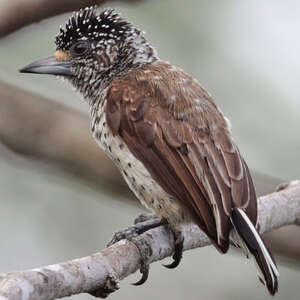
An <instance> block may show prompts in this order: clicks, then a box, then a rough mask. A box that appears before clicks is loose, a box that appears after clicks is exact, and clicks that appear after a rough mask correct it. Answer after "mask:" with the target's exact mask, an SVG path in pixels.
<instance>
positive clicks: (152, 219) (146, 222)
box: [107, 215, 168, 285]
mask: <svg viewBox="0 0 300 300" xmlns="http://www.w3.org/2000/svg"><path fill="white" fill-rule="evenodd" d="M166 224H168V222H167V221H166V220H165V219H160V218H159V217H157V216H156V215H139V216H138V217H137V218H136V219H135V221H134V225H132V226H130V227H127V228H126V229H124V230H120V231H117V232H115V234H114V236H113V238H112V240H111V241H110V242H109V243H108V245H107V246H108V247H109V246H111V245H113V244H115V243H117V242H119V241H120V240H123V239H127V240H129V241H131V242H132V243H134V244H135V245H136V247H137V248H138V250H139V252H140V254H141V267H140V272H141V273H142V278H141V279H140V280H139V281H138V282H136V283H134V284H133V285H141V284H143V283H144V282H146V280H147V278H148V275H149V263H148V257H149V253H151V248H150V246H149V244H148V243H147V241H146V240H145V239H143V238H142V237H140V235H141V234H142V233H144V232H146V231H148V230H150V229H153V228H156V227H159V226H162V225H166Z"/></svg>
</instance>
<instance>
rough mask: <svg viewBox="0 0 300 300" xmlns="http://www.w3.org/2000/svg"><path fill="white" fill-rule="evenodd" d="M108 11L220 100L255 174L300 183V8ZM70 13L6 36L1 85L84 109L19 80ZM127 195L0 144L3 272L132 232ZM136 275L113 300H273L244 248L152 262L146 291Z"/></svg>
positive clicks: (268, 4)
mask: <svg viewBox="0 0 300 300" xmlns="http://www.w3.org/2000/svg"><path fill="white" fill-rule="evenodd" d="M111 6H115V7H117V9H118V10H119V11H121V12H122V14H123V15H124V16H126V17H128V19H129V20H131V21H132V22H133V23H135V24H136V25H138V26H139V27H141V28H143V29H144V30H145V31H146V32H147V35H148V37H149V39H150V40H151V41H152V43H153V45H155V46H156V48H157V50H158V53H159V56H160V58H162V59H164V60H167V61H170V62H171V63H173V64H175V65H177V66H180V67H181V68H182V69H184V70H185V71H187V72H188V73H190V74H192V75H193V76H195V77H196V78H197V79H198V80H199V81H200V82H201V83H202V85H203V86H204V87H205V88H206V89H207V90H208V91H209V92H210V93H211V94H212V95H213V96H214V98H215V100H216V102H217V103H218V104H219V106H220V107H221V108H222V110H223V111H224V113H225V115H226V116H227V117H228V118H229V119H230V120H231V121H232V125H233V134H234V137H235V140H236V142H237V144H238V145H239V147H240V150H241V152H242V153H243V155H244V157H245V159H246V161H247V162H248V165H249V166H250V168H251V169H255V170H258V171H261V172H263V173H265V174H269V175H272V176H275V177H279V178H283V179H285V180H289V179H296V178H298V177H299V166H298V156H299V152H300V151H299V150H300V140H299V133H298V131H299V128H300V118H299V117H300V112H299V107H300V106H299V95H300V87H299V82H298V81H299V77H300V68H299V65H300V60H299V53H300V51H299V50H300V49H299V48H300V42H299V38H298V35H299V28H300V18H299V15H300V2H299V1H296V0H294V1H292V0H287V1H278V0H273V1H271V0H267V1H263V2H262V1H258V0H252V1H250V0H245V1H199V0H187V1H182V0H164V1H158V0H153V1H145V2H144V3H143V4H141V5H124V4H121V3H120V4H114V5H111ZM68 15H69V14H68ZM68 15H64V16H59V17H55V18H51V19H49V20H46V21H42V22H40V23H39V24H35V25H31V26H29V27H27V28H25V29H22V30H21V31H19V32H17V33H15V34H13V35H11V36H8V37H6V38H4V39H2V40H1V41H0V57H1V58H0V79H1V80H3V81H7V82H10V83H13V84H15V85H17V86H20V87H23V88H25V89H27V90H32V91H34V92H37V93H39V94H41V95H46V96H48V97H50V98H53V99H56V100H59V101H62V102H63V103H64V104H66V105H69V106H72V107H75V108H76V109H79V110H82V111H87V105H86V104H85V103H84V102H83V101H82V100H81V99H80V97H79V96H78V95H77V94H76V93H74V91H72V89H70V87H69V86H66V85H65V84H63V83H62V82H61V81H58V80H57V79H55V78H53V77H50V76H49V77H47V76H34V75H33V76H31V75H22V74H18V72H17V70H18V68H20V67H21V66H23V65H25V64H27V63H29V62H31V61H33V60H35V59H37V58H40V57H45V56H49V55H51V54H52V53H53V51H54V49H55V46H54V38H55V35H56V33H57V31H58V27H59V25H60V24H64V22H65V19H66V18H67V16H68ZM0 109H1V108H0ZM24 126H26V124H24ZM74 126H76V124H74ZM124 197H125V196H124ZM124 197H121V196H118V197H116V195H115V194H109V193H108V192H107V191H105V192H103V191H101V190H100V189H99V188H97V187H95V186H93V185H89V184H88V183H87V182H86V181H81V180H80V179H78V178H74V177H73V176H71V175H69V174H67V173H64V172H61V171H58V170H56V169H54V168H51V166H47V165H45V164H40V163H37V162H35V161H33V160H30V159H25V158H22V157H20V156H18V155H16V154H14V153H12V152H10V151H9V150H8V149H6V148H5V147H4V146H1V145H0V207H1V209H0V234H1V237H2V243H1V250H0V272H1V273H2V272H8V271H13V270H21V269H25V268H32V267H37V266H41V265H46V264H51V263H56V262H59V261H64V260H67V259H72V258H75V257H80V256H85V255H88V254H91V253H93V252H96V251H98V250H100V249H102V248H103V247H105V243H106V242H107V241H108V240H109V238H110V236H111V234H112V232H113V231H114V230H116V229H119V228H123V227H125V226H127V225H129V224H131V223H132V220H133V218H134V216H135V215H137V214H138V213H139V212H141V208H140V207H137V206H136V205H135V203H134V202H130V201H127V199H124ZM279 265H280V266H279V267H280V274H281V276H280V290H279V294H278V296H276V299H299V283H298V282H299V264H297V263H296V262H295V261H292V262H290V263H287V262H284V263H280V262H279ZM135 279H136V275H134V276H132V277H130V278H129V279H127V280H125V281H123V282H122V284H121V290H120V291H119V292H117V293H115V294H113V295H111V296H110V298H111V299H132V300H135V299H141V298H143V299H153V298H158V299H174V300H175V299H176V300H177V299H178V300H179V299H183V298H184V297H186V298H188V299H269V295H268V294H267V292H266V290H265V288H264V287H263V286H262V285H261V284H260V283H259V282H258V279H257V277H256V271H255V268H254V266H253V262H252V261H247V260H246V259H244V257H243V256H242V254H240V253H237V252H231V253H230V254H229V255H226V256H222V255H220V254H218V253H217V251H215V249H213V248H212V247H207V248H203V249H198V250H194V251H189V252H186V253H185V255H184V260H183V263H182V264H181V265H180V267H179V268H178V269H176V270H174V271H170V270H166V269H165V268H163V267H162V266H161V265H160V263H156V264H154V265H153V266H152V272H151V274H150V279H149V281H148V282H147V284H145V285H143V286H141V287H132V286H131V285H130V284H129V283H130V282H134V281H135ZM73 298H77V299H79V298H80V299H90V298H91V296H87V295H86V296H85V295H80V296H75V297H73Z"/></svg>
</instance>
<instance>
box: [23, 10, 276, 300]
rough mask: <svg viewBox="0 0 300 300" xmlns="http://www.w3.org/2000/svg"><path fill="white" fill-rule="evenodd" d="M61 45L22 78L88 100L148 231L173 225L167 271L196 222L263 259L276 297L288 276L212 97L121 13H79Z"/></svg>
mask: <svg viewBox="0 0 300 300" xmlns="http://www.w3.org/2000/svg"><path fill="white" fill-rule="evenodd" d="M55 43H56V51H55V52H54V55H53V56H50V57H48V58H46V59H39V60H37V61H35V62H33V63H31V64H29V65H27V66H25V67H23V68H22V69H20V72H22V73H37V74H51V75H57V76H58V77H61V78H63V79H64V80H66V81H67V82H69V83H70V84H71V85H72V86H73V87H75V89H76V90H77V91H78V92H79V93H80V94H81V95H82V96H83V98H84V99H85V101H86V102H87V103H88V106H89V110H90V116H91V131H92V135H93V137H94V138H95V140H96V142H97V144H98V145H99V147H100V148H101V149H102V150H104V151H105V153H106V154H107V155H108V156H109V158H110V159H112V160H113V161H114V163H115V164H116V165H117V167H118V168H119V170H120V172H121V174H122V175H123V177H124V179H125V181H126V183H127V184H128V186H129V188H130V189H131V190H132V191H133V193H134V194H135V195H136V197H137V198H138V199H139V200H140V202H141V203H142V204H143V205H144V206H146V207H147V208H148V209H149V210H150V211H152V212H154V214H155V217H154V223H151V225H150V226H146V227H145V228H143V229H142V231H140V232H144V231H146V230H148V229H149V228H153V227H155V226H160V225H164V224H167V225H168V226H169V227H170V229H171V230H172V232H173V234H174V255H173V259H174V261H173V262H172V263H171V264H169V265H167V267H169V268H174V267H176V266H177V265H178V264H179V262H180V261H181V258H182V251H183V242H184V237H183V234H182V232H181V229H182V226H184V225H187V224H196V225H197V226H198V227H199V228H200V229H201V230H202V231H203V232H204V233H205V234H206V235H207V236H208V238H209V239H210V241H211V243H212V245H213V246H214V247H215V248H216V249H217V250H218V251H219V252H220V253H226V252H227V251H228V249H229V245H230V242H232V243H233V244H234V245H236V246H237V247H241V248H242V249H244V250H245V251H246V253H247V254H250V255H251V256H253V257H254V260H255V262H256V265H257V270H258V276H259V279H260V281H261V282H262V283H263V284H264V285H265V286H266V287H267V289H268V291H269V293H270V294H271V295H274V294H275V293H276V292H277V291H278V276H279V272H278V269H277V266H276V263H275V260H274V258H273V256H272V254H271V253H270V251H269V250H268V249H267V247H266V245H265V244H264V242H263V240H262V238H261V236H260V234H259V233H258V230H257V226H258V223H257V197H256V192H255V187H254V185H253V181H252V178H251V174H250V171H249V169H248V166H247V164H246V162H245V160H244V158H243V156H242V155H241V153H240V151H239V149H238V147H237V145H236V143H235V142H234V140H233V136H232V133H231V123H230V121H229V120H228V119H227V118H226V117H225V116H224V114H223V113H222V111H221V109H220V108H219V107H218V105H217V104H216V102H215V101H214V99H213V98H212V96H211V95H210V94H209V93H208V92H207V91H206V90H205V89H204V88H203V87H202V86H201V85H200V83H199V82H198V81H197V80H196V79H195V78H193V77H192V76H190V75H188V74H187V73H185V72H184V71H183V70H181V69H180V68H178V67H175V66H174V65H172V64H170V63H168V62H165V61H163V60H161V59H160V58H159V57H158V55H157V52H156V50H155V48H154V47H153V46H152V45H151V43H150V42H149V41H148V39H147V38H146V35H145V32H144V31H142V30H141V29H139V28H138V27H136V26H135V25H133V24H132V23H131V22H129V21H128V20H127V19H125V18H124V17H122V16H121V14H120V13H118V12H116V11H115V10H114V9H110V8H107V9H99V8H98V7H97V6H91V7H86V8H82V9H81V10H79V11H77V12H74V13H73V14H72V15H71V17H70V18H69V19H68V21H67V23H66V25H65V26H64V27H62V26H61V27H60V31H59V33H58V34H57V36H56V40H55ZM74 125H75V126H76V124H74ZM145 265H146V264H145ZM148 271H149V269H147V266H146V267H145V268H144V270H143V273H144V274H143V278H142V279H141V281H140V282H138V283H137V284H141V283H143V282H145V281H146V279H147V277H148Z"/></svg>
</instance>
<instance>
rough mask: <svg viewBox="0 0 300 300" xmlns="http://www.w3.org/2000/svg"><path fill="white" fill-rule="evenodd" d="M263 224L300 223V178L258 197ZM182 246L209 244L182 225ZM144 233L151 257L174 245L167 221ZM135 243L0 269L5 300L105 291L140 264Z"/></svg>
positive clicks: (167, 251) (273, 226)
mask: <svg viewBox="0 0 300 300" xmlns="http://www.w3.org/2000/svg"><path fill="white" fill-rule="evenodd" d="M258 209H259V224H260V230H261V232H262V233H264V232H268V231H270V230H274V229H276V228H279V227H282V226H286V225H290V224H299V222H300V182H299V181H295V182H292V183H291V184H289V185H288V186H287V187H285V189H283V190H280V191H279V192H275V193H272V194H269V195H267V196H264V197H260V198H259V206H258ZM183 234H184V239H185V243H184V250H189V249H193V248H197V247H203V246H207V245H209V240H208V238H207V237H206V236H205V235H204V233H202V232H201V231H200V230H199V229H198V227H197V226H186V227H185V228H184V232H183ZM140 238H143V239H144V240H146V242H147V243H148V244H149V245H150V247H151V251H150V253H151V255H150V257H149V262H150V263H152V262H155V261H158V260H162V259H163V258H165V257H167V256H170V255H171V254H172V251H173V243H174V241H173V235H172V234H171V232H170V231H169V230H168V229H167V228H166V227H159V228H156V229H152V230H150V231H148V232H146V233H144V234H143V235H142V236H141V237H140ZM140 259H141V257H140V254H139V251H138V249H137V248H136V246H135V245H134V244H133V243H132V242H129V241H126V240H123V241H120V242H118V243H117V244H115V245H113V246H111V247H109V248H107V249H105V250H102V251H101V252H99V253H96V254H93V255H91V256H87V257H83V258H79V259H75V260H71V261H68V262H64V263H60V264H56V265H50V266H46V267H42V268H39V269H33V270H28V271H22V272H15V273H8V274H2V275H0V299H1V300H21V299H22V300H31V299H40V300H52V299H55V298H61V297H66V296H70V295H74V294H79V293H90V294H92V295H94V296H96V297H105V296H107V295H108V294H109V293H111V292H114V291H116V290H117V289H119V281H120V280H122V279H123V278H125V277H127V276H128V275H130V274H132V273H134V272H135V271H137V270H138V269H139V266H140Z"/></svg>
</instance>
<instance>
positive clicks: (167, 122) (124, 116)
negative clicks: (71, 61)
mask: <svg viewBox="0 0 300 300" xmlns="http://www.w3.org/2000/svg"><path fill="white" fill-rule="evenodd" d="M148 68H150V67H148ZM142 71H143V70H141V71H136V73H134V74H133V75H128V76H127V77H126V78H125V79H124V78H123V79H118V80H115V84H114V83H113V84H111V87H110V89H109V91H108V94H107V109H106V118H107V123H108V125H109V127H110V129H111V130H112V132H113V134H115V135H116V134H118V135H119V136H121V138H123V140H124V142H125V143H126V145H127V146H128V148H129V149H130V150H131V151H132V153H133V155H135V156H136V157H137V159H139V160H140V161H141V162H142V163H143V164H144V166H145V167H146V169H147V170H148V171H149V173H150V174H151V175H152V176H153V178H154V179H155V180H156V181H157V182H158V183H159V184H160V185H161V187H162V188H163V189H164V190H165V191H166V192H167V193H169V194H170V195H172V196H173V197H175V198H176V199H177V200H178V201H180V203H182V205H183V206H185V207H186V208H188V210H189V211H190V213H191V216H192V217H193V218H194V220H195V222H196V223H197V224H198V225H199V227H200V228H201V229H202V230H203V231H204V232H205V233H206V234H207V235H208V236H209V238H210V239H211V240H212V242H213V244H214V245H215V246H216V248H218V249H219V250H220V251H222V252H226V251H227V249H228V246H229V232H230V229H231V226H232V225H231V222H230V217H231V214H232V209H233V208H235V207H237V208H243V209H245V211H246V213H247V214H248V216H249V217H250V219H251V220H252V222H253V223H254V224H256V220H257V211H256V209H257V207H256V206H257V204H256V194H255V189H254V186H253V182H252V179H251V175H250V172H249V169H248V167H247V165H246V163H245V161H244V160H243V158H242V156H241V155H240V153H239V150H238V149H237V147H236V145H235V144H234V142H233V141H232V138H231V134H230V129H229V128H228V126H227V123H226V120H225V119H224V117H223V115H222V114H221V113H220V111H219V110H218V108H217V107H216V105H215V104H214V103H213V101H212V100H211V98H210V96H209V95H208V94H207V93H206V92H205V91H204V90H203V89H202V88H201V87H200V85H199V84H198V83H195V81H192V78H191V77H186V80H187V81H190V82H191V81H192V82H191V83H190V87H191V88H190V90H191V91H190V94H191V95H192V96H193V97H194V98H193V99H195V97H197V99H196V100H197V101H195V102H192V100H193V99H192V98H189V97H188V96H187V95H185V94H184V92H185V93H187V92H186V91H187V89H183V88H180V87H179V86H176V87H175V88H174V91H172V88H171V87H170V86H167V87H166V84H165V83H166V82H167V81H166V80H162V81H161V82H163V83H164V84H163V85H162V86H161V85H160V84H159V83H158V82H155V83H152V81H151V80H150V79H149V80H143V81H142V83H140V82H139V81H138V78H139V76H141V77H143V78H145V76H147V74H149V70H147V72H145V73H142ZM158 71H159V70H158V68H157V66H156V67H155V68H153V69H152V72H158ZM139 72H141V74H142V75H141V74H140V73H139ZM161 74H164V73H163V72H160V73H159V74H158V75H159V76H161ZM166 74H167V72H166ZM152 75H153V74H152ZM174 76H175V75H174ZM180 76H181V77H184V76H187V75H184V73H181V74H180ZM175 77H176V76H175ZM180 80H181V81H182V78H177V79H176V78H174V82H176V81H177V82H180ZM164 86H165V88H164ZM176 92H177V93H179V95H177V98H178V96H180V97H182V98H183V99H184V101H178V99H177V98H176V99H175V98H174V97H171V96H168V94H172V93H173V94H176ZM180 93H182V94H180ZM174 99H175V100H174ZM191 99H192V100H191ZM182 103H184V104H185V106H186V107H187V109H186V110H185V106H183V105H182ZM199 103H201V104H202V106H201V107H200V106H197V105H198V104H199ZM196 104H197V105H196Z"/></svg>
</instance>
